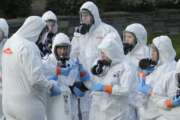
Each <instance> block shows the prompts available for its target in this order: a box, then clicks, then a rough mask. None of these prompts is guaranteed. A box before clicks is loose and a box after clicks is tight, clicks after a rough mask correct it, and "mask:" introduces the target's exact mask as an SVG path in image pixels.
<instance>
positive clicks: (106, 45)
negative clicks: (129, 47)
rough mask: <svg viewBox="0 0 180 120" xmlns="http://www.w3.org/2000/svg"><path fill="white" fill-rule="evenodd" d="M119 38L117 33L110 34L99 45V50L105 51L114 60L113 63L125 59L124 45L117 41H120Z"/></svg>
mask: <svg viewBox="0 0 180 120" xmlns="http://www.w3.org/2000/svg"><path fill="white" fill-rule="evenodd" d="M117 39H119V37H118V36H116V35H115V34H113V33H111V34H108V35H107V36H106V37H105V38H104V40H103V41H102V43H101V44H100V45H99V46H98V49H99V51H103V52H104V53H105V54H106V55H107V56H108V57H109V58H110V59H111V60H112V64H116V63H119V62H121V61H122V60H123V59H124V51H123V47H122V45H121V44H120V43H118V42H117V41H119V40H117Z"/></svg>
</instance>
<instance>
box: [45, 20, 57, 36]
mask: <svg viewBox="0 0 180 120" xmlns="http://www.w3.org/2000/svg"><path fill="white" fill-rule="evenodd" d="M46 27H47V30H48V32H49V33H53V34H55V33H57V23H56V21H55V20H47V21H46Z"/></svg>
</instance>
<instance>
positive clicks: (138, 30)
mask: <svg viewBox="0 0 180 120" xmlns="http://www.w3.org/2000/svg"><path fill="white" fill-rule="evenodd" d="M123 38H124V39H123V47H124V53H125V55H127V57H128V58H129V59H130V61H131V62H132V63H133V64H134V65H135V66H137V67H138V65H139V61H140V60H141V59H143V58H147V57H149V48H148V47H147V45H146V44H147V31H146V29H145V28H144V26H143V25H142V24H139V23H133V24H130V25H128V26H127V27H126V29H125V31H124V35H123Z"/></svg>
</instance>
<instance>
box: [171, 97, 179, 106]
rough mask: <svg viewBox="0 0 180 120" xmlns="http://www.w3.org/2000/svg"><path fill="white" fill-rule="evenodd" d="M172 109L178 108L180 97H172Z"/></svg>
mask: <svg viewBox="0 0 180 120" xmlns="http://www.w3.org/2000/svg"><path fill="white" fill-rule="evenodd" d="M172 103H173V107H177V106H180V96H179V97H176V96H175V97H173V101H172Z"/></svg>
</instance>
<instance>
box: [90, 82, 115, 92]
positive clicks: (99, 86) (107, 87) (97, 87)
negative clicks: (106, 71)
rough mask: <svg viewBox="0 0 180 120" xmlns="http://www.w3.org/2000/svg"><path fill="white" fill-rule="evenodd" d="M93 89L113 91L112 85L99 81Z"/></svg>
mask: <svg viewBox="0 0 180 120" xmlns="http://www.w3.org/2000/svg"><path fill="white" fill-rule="evenodd" d="M92 90H93V91H104V92H106V93H109V94H111V93H112V85H103V84H101V83H97V84H95V85H94V86H93V88H92Z"/></svg>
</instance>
